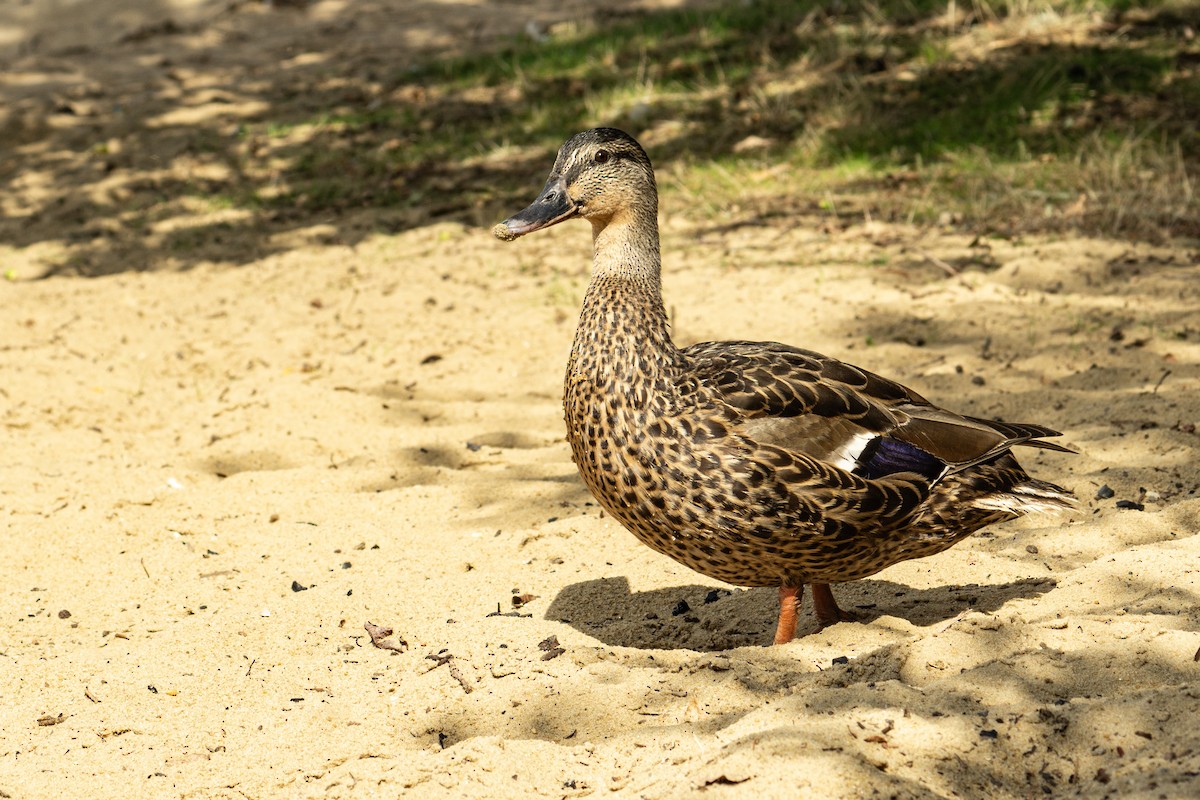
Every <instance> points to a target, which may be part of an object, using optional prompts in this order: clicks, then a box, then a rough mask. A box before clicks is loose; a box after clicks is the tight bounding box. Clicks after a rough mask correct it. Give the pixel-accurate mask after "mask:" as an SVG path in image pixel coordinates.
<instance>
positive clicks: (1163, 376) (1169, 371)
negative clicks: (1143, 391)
mask: <svg viewBox="0 0 1200 800" xmlns="http://www.w3.org/2000/svg"><path fill="white" fill-rule="evenodd" d="M1170 374H1171V370H1169V369H1167V370H1163V374H1162V377H1161V378H1159V379H1158V383H1156V384H1154V391H1152V392H1151V393H1150V394H1158V387H1160V386H1162V385H1163V381H1165V380H1166V379H1167V376H1168V375H1170Z"/></svg>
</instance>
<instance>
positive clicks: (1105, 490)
mask: <svg viewBox="0 0 1200 800" xmlns="http://www.w3.org/2000/svg"><path fill="white" fill-rule="evenodd" d="M1114 494H1116V492H1114V491H1113V490H1112V489H1111V488H1109V485H1108V484H1107V483H1106V484H1104V485H1103V486H1101V487H1100V488H1099V489H1097V490H1096V499H1097V500H1107V499H1108V498H1110V497H1112V496H1113V495H1114Z"/></svg>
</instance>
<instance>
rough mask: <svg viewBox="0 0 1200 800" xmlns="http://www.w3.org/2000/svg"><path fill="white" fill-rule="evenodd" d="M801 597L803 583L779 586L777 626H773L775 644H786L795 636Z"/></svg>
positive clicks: (802, 594) (802, 597) (802, 595)
mask: <svg viewBox="0 0 1200 800" xmlns="http://www.w3.org/2000/svg"><path fill="white" fill-rule="evenodd" d="M825 588H826V589H828V588H829V587H828V586H827V587H825ZM803 599H804V584H800V585H799V586H780V587H779V626H778V627H777V628H775V644H787V643H788V642H790V641H791V640H792V639H795V638H796V613H797V612H798V611H799V610H800V602H801V600H803Z"/></svg>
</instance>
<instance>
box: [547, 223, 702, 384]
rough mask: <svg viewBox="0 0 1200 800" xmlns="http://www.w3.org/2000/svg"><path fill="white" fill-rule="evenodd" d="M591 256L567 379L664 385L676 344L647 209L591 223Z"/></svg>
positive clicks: (655, 235) (674, 358)
mask: <svg viewBox="0 0 1200 800" xmlns="http://www.w3.org/2000/svg"><path fill="white" fill-rule="evenodd" d="M593 239H594V246H595V254H594V258H593V264H592V280H591V283H590V284H588V288H587V293H586V294H585V296H584V299H583V310H582V311H581V312H580V317H579V327H578V329H577V330H576V332H575V346H574V348H573V349H572V352H571V364H570V367H569V370H568V374H567V380H568V382H570V381H571V380H580V379H583V378H586V379H587V380H589V381H591V382H593V383H599V384H601V385H605V386H608V387H610V388H611V387H613V386H615V385H630V384H640V385H641V386H643V387H645V388H646V389H647V390H649V391H656V390H659V389H662V388H663V387H664V386H666V385H667V384H669V383H670V381H669V374H670V370H672V369H674V368H676V367H677V365H678V359H679V350H678V349H677V348H676V347H675V345H674V343H673V342H672V341H671V334H670V326H669V324H668V322H667V313H666V309H665V308H664V307H663V300H662V285H661V278H660V261H659V243H658V220H657V218H656V214H655V213H654V211H653V210H652V209H647V210H643V211H642V213H641V214H640V215H638V214H636V213H633V212H630V213H626V214H624V215H622V216H621V217H619V218H614V219H612V220H608V221H607V224H603V223H596V222H594V223H593Z"/></svg>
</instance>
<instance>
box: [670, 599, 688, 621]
mask: <svg viewBox="0 0 1200 800" xmlns="http://www.w3.org/2000/svg"><path fill="white" fill-rule="evenodd" d="M691 610H692V607H691V606H689V605H688V602H687V600H680V601H679V602H678V603H676V604H675V607H674V608H672V609H671V616H672V617H681V616H683V615H684V614H686V613H687V612H689V611H691Z"/></svg>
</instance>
